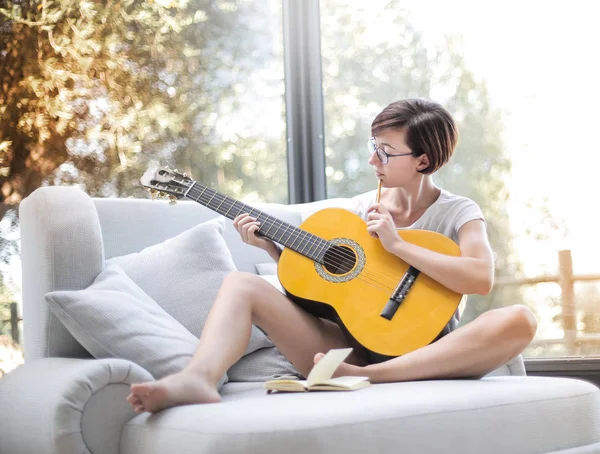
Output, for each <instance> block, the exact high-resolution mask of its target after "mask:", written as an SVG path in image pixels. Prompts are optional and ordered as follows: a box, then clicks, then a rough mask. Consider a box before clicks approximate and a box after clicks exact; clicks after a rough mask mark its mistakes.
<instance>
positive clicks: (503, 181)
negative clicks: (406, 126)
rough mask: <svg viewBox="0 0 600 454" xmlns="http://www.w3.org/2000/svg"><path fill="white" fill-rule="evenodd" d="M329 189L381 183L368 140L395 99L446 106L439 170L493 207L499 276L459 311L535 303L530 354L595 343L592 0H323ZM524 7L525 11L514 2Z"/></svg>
mask: <svg viewBox="0 0 600 454" xmlns="http://www.w3.org/2000/svg"><path fill="white" fill-rule="evenodd" d="M320 4H321V40H322V41H321V48H322V64H323V97H324V104H325V107H324V109H325V148H326V171H327V191H328V196H329V197H342V196H351V195H355V194H358V193H361V192H365V191H368V190H372V189H375V188H376V185H377V182H376V179H375V177H374V175H373V172H372V170H371V169H370V168H369V166H368V164H367V163H366V161H367V154H366V150H365V143H366V141H367V139H368V138H369V136H370V124H371V121H372V120H373V118H374V116H375V115H376V114H377V113H378V112H379V111H380V110H381V109H382V108H383V107H385V106H386V105H387V104H388V103H390V102H391V101H394V100H396V99H401V98H404V97H412V96H421V97H426V98H431V99H435V100H437V101H439V102H441V103H442V104H444V105H445V106H446V107H447V108H448V109H449V110H450V111H451V112H452V113H453V114H454V116H455V118H456V120H457V122H458V124H459V128H460V142H459V146H458V148H457V150H456V152H455V154H454V156H453V157H452V160H451V161H450V162H451V164H450V165H448V166H447V167H445V168H444V169H442V171H440V172H439V174H438V175H436V177H435V178H434V179H435V181H436V183H437V184H439V185H441V186H442V187H445V188H446V189H448V190H450V191H452V192H455V193H457V194H460V195H464V196H467V197H470V198H472V199H474V200H475V201H476V202H477V203H478V204H479V205H480V206H481V207H482V209H483V210H484V213H485V215H486V218H487V222H488V230H489V235H490V239H491V242H492V246H493V249H494V251H495V254H496V259H497V260H496V265H497V275H498V279H497V282H496V285H495V289H494V291H493V292H492V294H490V295H489V296H487V297H471V298H470V303H469V305H468V306H467V309H466V311H465V313H464V315H463V316H464V320H463V322H464V321H468V320H470V319H472V318H473V317H475V316H476V314H477V313H479V312H481V311H483V310H486V309H489V308H494V307H501V306H505V305H509V304H513V303H523V304H526V305H528V306H529V307H530V308H531V309H532V310H533V311H534V312H535V313H536V315H537V317H538V320H539V329H538V332H537V337H536V339H535V341H534V343H532V345H531V347H530V348H529V349H528V350H527V351H526V352H525V356H529V357H534V356H535V357H554V356H574V355H586V356H598V355H600V343H599V341H598V339H599V338H600V326H599V325H600V309H598V307H600V305H599V304H598V303H600V266H599V265H598V263H599V262H598V258H597V257H598V255H599V253H600V248H598V247H596V246H595V243H596V241H595V240H594V232H593V229H595V224H594V223H593V222H590V221H589V216H590V209H591V210H593V206H594V205H595V203H594V202H593V201H592V197H591V194H593V193H595V178H594V174H595V172H596V171H597V170H596V169H597V168H598V165H599V164H600V158H599V156H600V155H599V153H598V146H597V140H596V137H595V130H596V125H595V123H594V122H595V121H596V120H597V117H598V116H597V112H596V110H597V106H598V105H600V88H599V85H598V84H597V82H596V81H597V80H600V67H598V65H597V64H596V58H595V57H593V55H595V54H596V44H595V43H597V42H598V41H599V40H600V31H598V29H597V27H594V24H593V23H592V20H593V19H592V18H593V17H595V16H596V14H595V13H594V12H595V6H594V5H592V4H591V3H589V2H575V3H574V4H569V5H568V6H567V7H565V5H564V4H558V3H553V2H541V1H533V2H525V3H523V2H517V1H514V0H511V1H509V2H508V3H507V2H503V3H489V2H476V1H472V0H459V1H458V2H444V1H442V0H439V1H437V0H425V1H422V0H420V1H416V0H415V1H408V2H407V1H388V0H373V1H370V2H363V1H359V0H355V1H342V0H321V2H320ZM515 11H518V14H515Z"/></svg>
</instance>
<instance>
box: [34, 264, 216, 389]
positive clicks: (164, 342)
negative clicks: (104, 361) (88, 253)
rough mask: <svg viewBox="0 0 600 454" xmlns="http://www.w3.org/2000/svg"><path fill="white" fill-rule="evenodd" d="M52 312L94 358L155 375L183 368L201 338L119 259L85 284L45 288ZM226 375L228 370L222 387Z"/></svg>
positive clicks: (160, 376)
mask: <svg viewBox="0 0 600 454" xmlns="http://www.w3.org/2000/svg"><path fill="white" fill-rule="evenodd" d="M46 301H47V302H48V305H49V306H50V309H51V310H52V312H53V313H54V314H55V315H56V317H57V318H58V319H59V320H60V321H61V322H62V323H63V325H65V327H66V328H67V329H68V330H69V332H70V333H71V334H72V335H73V337H74V338H75V339H77V341H78V342H79V343H80V344H81V345H82V346H83V347H85V349H86V350H88V351H89V352H90V353H91V354H92V355H93V356H94V357H95V358H122V359H127V360H129V361H132V362H134V363H136V364H138V365H140V366H141V367H143V368H144V369H146V370H147V371H148V372H150V373H151V374H152V376H153V377H154V378H156V379H160V378H162V377H165V376H167V375H170V374H172V373H175V372H178V371H180V370H181V369H183V368H184V367H185V366H186V364H187V363H188V362H189V361H190V360H191V358H192V356H193V354H194V352H195V350H196V346H197V344H198V339H197V338H196V337H195V336H194V335H193V334H192V333H190V332H189V331H188V330H186V329H185V328H184V327H183V326H182V325H181V324H180V323H179V322H178V321H177V320H175V319H174V318H173V317H171V316H170V315H169V314H167V313H166V312H165V311H164V310H163V309H162V308H161V307H160V306H159V305H158V304H157V303H156V302H155V301H154V300H153V299H152V298H150V297H149V296H148V295H146V294H145V293H144V292H143V291H142V290H141V289H140V288H139V287H138V286H137V285H136V284H135V283H134V282H133V281H132V280H131V279H130V278H129V277H128V276H127V275H126V274H125V272H124V271H123V270H122V269H121V268H120V267H119V266H118V265H116V264H110V265H108V266H107V267H106V268H105V269H104V270H103V271H102V272H101V273H100V274H99V275H98V276H97V277H96V279H95V280H94V282H93V283H92V284H91V285H90V286H89V287H88V288H86V289H84V290H68V291H54V292H50V293H47V294H46ZM226 381H227V375H224V376H223V377H222V378H221V380H220V382H219V384H218V386H219V388H220V387H221V386H222V385H223V383H225V382H226Z"/></svg>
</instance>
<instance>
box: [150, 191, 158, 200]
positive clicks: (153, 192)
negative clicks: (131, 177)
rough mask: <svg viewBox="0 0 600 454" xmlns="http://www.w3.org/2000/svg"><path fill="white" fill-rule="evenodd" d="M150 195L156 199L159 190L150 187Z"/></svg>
mask: <svg viewBox="0 0 600 454" xmlns="http://www.w3.org/2000/svg"><path fill="white" fill-rule="evenodd" d="M150 195H151V196H152V200H156V199H157V198H158V197H159V196H160V192H158V191H157V190H156V189H151V190H150Z"/></svg>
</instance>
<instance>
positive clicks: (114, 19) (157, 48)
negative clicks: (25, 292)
mask: <svg viewBox="0 0 600 454" xmlns="http://www.w3.org/2000/svg"><path fill="white" fill-rule="evenodd" d="M13 3H15V4H16V5H17V6H15V8H14V9H13V8H12V7H10V6H8V7H7V9H6V12H5V14H2V15H0V80H2V81H3V83H5V82H6V83H7V84H9V85H10V84H11V83H12V84H14V86H13V85H11V86H8V88H6V87H5V88H6V89H3V91H2V94H0V105H9V106H11V108H10V109H2V108H0V124H2V125H4V126H3V127H2V128H0V177H2V178H3V177H5V176H8V178H7V179H6V180H4V179H3V180H2V189H3V194H2V195H3V196H4V195H5V194H7V193H9V192H8V191H9V190H10V191H12V196H11V197H12V199H9V200H6V202H10V203H13V206H14V204H15V203H17V202H18V201H19V199H20V197H21V196H26V195H27V194H28V193H29V192H31V191H33V190H34V189H36V188H37V187H38V186H39V185H40V184H42V185H56V184H67V185H70V184H76V185H80V186H81V187H82V189H84V190H85V191H86V192H87V193H88V194H89V195H91V196H93V197H147V194H146V193H145V192H144V191H143V189H142V188H141V186H140V183H139V178H140V176H141V175H142V174H143V173H144V171H145V169H146V168H147V167H148V165H149V164H151V163H153V162H157V163H159V164H161V165H169V166H170V167H171V168H177V169H178V170H180V171H182V172H187V173H188V174H189V175H191V176H192V177H193V178H194V179H196V180H198V181H199V182H201V183H203V184H205V185H208V186H210V187H213V188H215V189H217V190H220V191H223V192H225V193H226V194H228V195H229V196H232V197H236V198H241V199H243V200H244V201H247V202H248V203H252V202H254V201H258V200H261V201H268V202H280V203H285V202H287V201H288V190H287V186H288V177H287V155H286V137H285V133H286V125H285V107H284V67H283V66H284V65H283V30H282V15H283V14H282V4H281V1H279V0H252V1H251V0H238V1H226V0H218V1H212V2H163V1H157V2H129V3H128V4H127V5H122V6H121V7H120V8H114V7H113V6H114V5H113V6H111V5H110V4H109V5H108V6H106V5H103V4H102V3H101V2H95V3H90V2H80V3H77V5H75V7H71V6H72V5H71V6H69V8H66V6H65V4H64V2H49V3H48V4H46V3H44V4H43V5H38V4H35V5H33V4H32V5H29V6H26V5H22V2H19V1H15V2H13ZM7 14H8V15H9V16H7ZM10 14H16V15H17V16H15V17H13V18H10ZM19 15H22V17H24V18H26V19H27V21H28V22H27V23H28V24H29V23H31V24H33V25H30V26H29V25H28V26H23V27H22V28H21V27H20V26H19V27H17V25H18V23H19V18H20V16H19ZM51 18H52V19H51ZM44 21H58V22H56V23H54V22H53V26H52V27H47V28H46V29H42V30H41V31H40V29H39V27H38V25H39V23H44ZM36 24H37V25H36ZM73 24H76V26H75V25H73ZM16 28H19V29H20V32H19V34H16V33H13V31H14V29H16ZM50 28H51V29H52V33H51V34H49V33H48V29H50ZM40 33H41V35H40ZM39 36H42V37H43V39H39ZM13 52H14V54H15V55H18V57H19V58H11V55H12V54H13ZM11 65H12V66H11ZM13 66H14V67H13ZM2 68H4V70H3V69H2ZM14 74H16V75H17V76H18V77H13V75H14ZM16 124H18V125H19V126H18V127H15V126H14V125H16ZM11 125H12V126H11ZM22 143H26V144H33V145H31V147H25V146H22V147H18V144H22ZM65 150H66V152H65ZM17 153H29V155H30V156H29V157H27V156H23V155H21V156H19V159H20V160H19V163H20V162H21V160H22V161H23V162H25V163H29V164H24V165H29V166H30V168H28V169H26V170H22V169H21V170H22V172H21V174H26V177H23V178H21V176H22V175H19V174H18V172H13V174H14V175H12V174H11V173H10V170H11V160H12V159H13V156H16V155H17ZM40 156H42V157H43V159H42V160H38V159H39V157H40ZM14 159H15V161H16V160H17V158H14ZM36 161H37V162H38V163H40V162H41V163H42V164H40V165H34V164H31V163H35V162H36ZM19 165H20V164H19ZM19 165H15V166H14V168H16V169H19ZM28 184H31V186H27V185H28ZM2 202H5V200H4V198H0V213H2V215H0V219H2V218H3V220H2V222H1V223H0V236H1V237H2V240H1V241H0V247H1V251H0V271H2V275H1V277H2V279H0V337H1V339H0V341H1V340H2V339H4V340H7V342H8V340H10V336H11V332H12V331H14V329H12V328H11V326H12V325H11V323H10V322H9V321H6V322H5V319H7V320H8V319H10V318H11V315H10V310H11V309H10V308H11V306H10V303H11V302H13V301H16V300H18V299H20V296H19V295H20V289H19V282H20V276H19V272H18V271H19V267H20V263H19V261H18V256H15V255H16V254H15V252H14V251H12V249H10V248H11V247H13V246H14V245H16V244H17V242H18V229H17V226H16V225H14V224H13V223H12V220H13V219H15V216H14V214H15V213H14V209H13V210H9V212H8V213H7V214H6V215H4V211H3V208H4V207H5V206H6V205H5V204H4V203H2ZM3 215H4V216H3ZM5 240H6V241H5ZM11 251H12V252H11ZM9 253H10V254H11V255H12V257H5V256H4V255H1V254H9ZM3 259H6V260H7V261H8V262H9V264H4V263H2V260H3ZM13 318H14V317H13ZM11 348H12V347H11ZM7 351H8V350H6V351H5V350H3V347H2V345H1V344H0V356H3V353H2V352H5V354H4V356H7V355H8V353H6V352H7ZM11 351H12V350H11ZM11 354H12V353H11ZM0 361H2V360H1V358H0ZM1 368H2V367H1V364H0V369H1ZM6 368H7V366H4V369H6ZM0 374H1V372H0Z"/></svg>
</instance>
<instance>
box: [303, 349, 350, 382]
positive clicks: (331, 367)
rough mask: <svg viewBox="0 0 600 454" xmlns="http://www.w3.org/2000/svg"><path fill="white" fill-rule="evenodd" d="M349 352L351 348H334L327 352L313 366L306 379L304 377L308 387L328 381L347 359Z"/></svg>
mask: <svg viewBox="0 0 600 454" xmlns="http://www.w3.org/2000/svg"><path fill="white" fill-rule="evenodd" d="M350 352H352V349H351V348H334V349H332V350H329V351H328V352H327V353H326V354H325V356H324V357H323V358H321V361H319V362H318V363H317V364H315V367H313V368H312V370H311V371H310V373H309V374H308V377H306V382H307V384H308V386H311V385H314V384H315V383H318V382H321V381H325V380H329V379H330V378H331V376H332V375H333V373H334V372H335V370H336V369H337V368H338V366H339V365H340V364H342V363H343V362H344V360H345V359H346V358H347V357H348V355H349V354H350Z"/></svg>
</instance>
